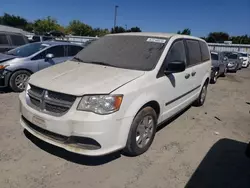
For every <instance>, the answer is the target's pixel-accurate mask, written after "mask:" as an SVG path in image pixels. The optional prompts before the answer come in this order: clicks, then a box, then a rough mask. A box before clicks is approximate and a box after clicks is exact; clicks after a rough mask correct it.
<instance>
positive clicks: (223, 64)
mask: <svg viewBox="0 0 250 188" xmlns="http://www.w3.org/2000/svg"><path fill="white" fill-rule="evenodd" d="M211 58H212V67H211V78H210V83H212V84H214V83H216V81H217V78H218V77H219V76H226V72H227V64H228V58H227V57H226V56H225V55H224V54H223V53H221V52H216V51H211Z"/></svg>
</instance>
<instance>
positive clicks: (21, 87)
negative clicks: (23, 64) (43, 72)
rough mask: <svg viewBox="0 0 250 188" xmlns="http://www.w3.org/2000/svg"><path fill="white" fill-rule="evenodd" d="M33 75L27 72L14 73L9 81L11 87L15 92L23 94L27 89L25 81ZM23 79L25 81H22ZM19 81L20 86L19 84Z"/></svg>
mask: <svg viewBox="0 0 250 188" xmlns="http://www.w3.org/2000/svg"><path fill="white" fill-rule="evenodd" d="M30 75H31V73H30V72H28V71H26V70H19V71H16V72H14V73H13V74H12V75H11V77H10V80H9V87H10V88H11V89H12V90H13V91H15V92H21V91H23V90H24V89H25V81H26V80H27V79H28V78H29V77H30ZM22 78H23V81H22ZM18 79H19V81H20V84H18V83H19V82H18Z"/></svg>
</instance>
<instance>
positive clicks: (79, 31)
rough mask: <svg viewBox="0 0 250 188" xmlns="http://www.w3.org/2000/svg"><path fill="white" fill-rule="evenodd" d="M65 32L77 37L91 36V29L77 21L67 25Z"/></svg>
mask: <svg viewBox="0 0 250 188" xmlns="http://www.w3.org/2000/svg"><path fill="white" fill-rule="evenodd" d="M67 32H68V33H71V34H73V35H79V36H92V35H93V29H92V27H91V26H89V25H87V24H84V23H82V22H81V21H79V20H73V21H71V22H70V23H69V26H68V27H67Z"/></svg>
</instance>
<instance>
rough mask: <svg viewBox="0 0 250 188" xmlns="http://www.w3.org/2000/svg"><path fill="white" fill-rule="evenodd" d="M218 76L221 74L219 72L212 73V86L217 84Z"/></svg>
mask: <svg viewBox="0 0 250 188" xmlns="http://www.w3.org/2000/svg"><path fill="white" fill-rule="evenodd" d="M218 74H219V71H218V70H216V71H214V72H212V75H211V80H210V83H211V84H215V83H216V82H217V78H218Z"/></svg>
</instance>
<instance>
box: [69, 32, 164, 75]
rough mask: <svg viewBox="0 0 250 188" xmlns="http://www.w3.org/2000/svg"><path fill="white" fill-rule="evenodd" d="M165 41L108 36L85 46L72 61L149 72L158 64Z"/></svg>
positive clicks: (128, 36) (162, 39) (126, 36)
mask: <svg viewBox="0 0 250 188" xmlns="http://www.w3.org/2000/svg"><path fill="white" fill-rule="evenodd" d="M167 41H168V38H164V37H150V36H133V35H108V36H104V37H102V38H100V39H99V40H96V41H95V42H93V43H91V45H88V46H86V47H85V48H84V49H83V50H82V51H81V52H79V53H78V54H77V55H76V57H75V58H74V59H75V60H76V61H81V62H83V63H92V64H102V65H107V66H113V67H118V68H124V69H132V70H142V71H150V70H152V69H154V68H155V66H156V64H157V63H158V61H159V59H160V57H161V54H162V52H163V50H164V48H165V46H166V44H167ZM74 59H73V60H74Z"/></svg>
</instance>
